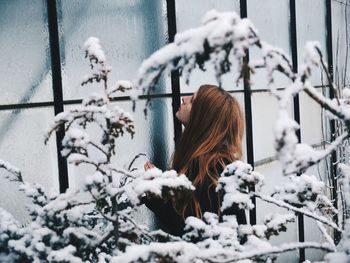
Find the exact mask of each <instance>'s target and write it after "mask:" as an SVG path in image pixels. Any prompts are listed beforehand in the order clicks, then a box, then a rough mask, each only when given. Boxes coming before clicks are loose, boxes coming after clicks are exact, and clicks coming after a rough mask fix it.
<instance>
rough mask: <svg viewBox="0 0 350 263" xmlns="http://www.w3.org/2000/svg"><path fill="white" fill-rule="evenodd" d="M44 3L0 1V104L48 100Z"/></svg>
mask: <svg viewBox="0 0 350 263" xmlns="http://www.w3.org/2000/svg"><path fill="white" fill-rule="evenodd" d="M48 37H49V35H48V27H47V10H46V1H0V46H1V49H0V57H1V58H2V62H1V63H0V78H1V80H2V81H1V93H2V94H1V96H0V104H18V103H27V102H38V101H49V100H52V88H51V72H50V70H51V66H50V54H49V39H48Z"/></svg>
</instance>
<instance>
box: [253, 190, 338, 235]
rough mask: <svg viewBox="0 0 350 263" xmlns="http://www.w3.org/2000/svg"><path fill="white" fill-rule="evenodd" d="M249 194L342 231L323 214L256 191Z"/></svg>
mask: <svg viewBox="0 0 350 263" xmlns="http://www.w3.org/2000/svg"><path fill="white" fill-rule="evenodd" d="M251 194H252V195H253V196H256V197H257V198H260V199H261V200H263V201H265V202H268V203H271V204H275V205H277V206H279V207H283V208H286V209H288V210H291V211H294V212H296V213H300V214H303V215H305V216H307V217H310V218H313V219H315V220H317V221H320V222H322V223H323V224H325V225H328V226H330V227H332V228H334V229H336V230H338V231H339V232H342V230H341V229H340V228H339V227H338V226H337V225H336V224H335V223H333V222H332V221H330V220H328V219H327V218H325V217H324V216H321V215H317V214H315V213H312V212H310V211H307V210H305V209H302V208H297V207H295V206H292V205H290V204H288V203H286V202H284V201H281V200H277V199H275V198H273V197H271V196H266V195H261V194H259V193H257V192H251Z"/></svg>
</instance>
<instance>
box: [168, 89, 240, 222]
mask: <svg viewBox="0 0 350 263" xmlns="http://www.w3.org/2000/svg"><path fill="white" fill-rule="evenodd" d="M243 132H244V117H243V114H242V111H241V109H240V105H239V103H238V102H237V100H236V99H235V98H234V97H232V96H231V95H230V94H229V93H228V92H227V91H225V90H223V89H221V88H219V87H217V86H213V85H202V86H201V87H200V88H199V90H198V92H197V95H196V97H195V99H194V102H193V104H192V109H191V113H190V119H189V122H188V123H187V125H186V128H185V130H184V133H183V135H182V137H181V140H180V142H179V143H178V144H177V146H176V150H175V153H174V157H173V168H174V169H175V170H176V171H178V173H184V174H186V175H187V176H188V178H189V179H190V180H191V181H192V184H193V185H194V186H195V187H196V188H197V187H200V186H201V184H202V183H203V182H204V181H206V182H209V185H210V187H213V186H216V185H217V183H218V172H217V168H218V167H219V168H220V167H222V168H223V167H224V166H225V163H227V162H232V161H234V160H238V159H240V158H241V157H242V145H241V141H242V137H243ZM207 180H208V181H207ZM173 204H174V207H175V209H176V210H177V211H178V213H180V214H182V215H183V216H185V215H191V214H192V215H193V213H194V214H195V216H197V217H199V218H201V217H202V211H201V209H200V205H199V200H198V197H197V196H196V195H195V194H193V195H191V196H189V197H187V198H183V199H180V200H176V201H175V200H174V202H173ZM218 213H219V211H218Z"/></svg>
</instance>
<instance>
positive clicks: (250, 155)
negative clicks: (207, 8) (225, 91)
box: [240, 0, 256, 225]
mask: <svg viewBox="0 0 350 263" xmlns="http://www.w3.org/2000/svg"><path fill="white" fill-rule="evenodd" d="M240 15H241V18H246V17H248V11H247V0H240ZM248 62H249V51H248V52H247V55H246V57H245V58H244V63H248ZM243 83H244V84H243V85H244V110H245V126H246V145H247V161H248V163H249V164H250V165H252V167H253V168H254V151H253V149H254V148H253V123H252V99H251V94H252V91H251V87H250V73H249V70H246V71H245V72H244V74H243ZM250 190H251V191H255V189H254V187H253V188H251V189H250ZM252 203H253V204H254V208H253V209H252V210H250V212H249V222H250V224H251V225H255V224H256V198H255V197H253V198H252Z"/></svg>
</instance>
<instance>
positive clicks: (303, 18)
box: [296, 0, 334, 85]
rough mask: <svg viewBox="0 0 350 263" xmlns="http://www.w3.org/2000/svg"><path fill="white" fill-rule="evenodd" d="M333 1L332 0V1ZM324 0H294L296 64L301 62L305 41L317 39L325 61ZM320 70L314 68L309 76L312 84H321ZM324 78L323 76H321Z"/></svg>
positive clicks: (299, 64)
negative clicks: (296, 46)
mask: <svg viewBox="0 0 350 263" xmlns="http://www.w3.org/2000/svg"><path fill="white" fill-rule="evenodd" d="M332 2H334V1H332ZM325 3H326V1H320V0H307V1H305V0H296V20H297V42H298V43H297V45H298V66H299V68H300V66H301V65H302V64H303V56H304V46H305V44H306V42H307V41H318V42H319V43H320V44H321V51H322V53H323V56H324V59H325V62H327V53H326V51H327V46H326V39H327V38H326V37H327V34H326V31H327V30H326V29H327V27H326V4H325ZM321 78H322V70H321V69H318V68H315V69H314V70H313V74H312V76H311V78H310V80H311V83H312V84H313V85H321ZM323 78H324V79H326V78H325V76H323Z"/></svg>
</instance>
